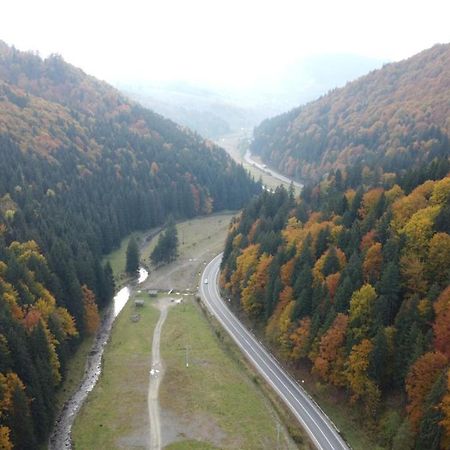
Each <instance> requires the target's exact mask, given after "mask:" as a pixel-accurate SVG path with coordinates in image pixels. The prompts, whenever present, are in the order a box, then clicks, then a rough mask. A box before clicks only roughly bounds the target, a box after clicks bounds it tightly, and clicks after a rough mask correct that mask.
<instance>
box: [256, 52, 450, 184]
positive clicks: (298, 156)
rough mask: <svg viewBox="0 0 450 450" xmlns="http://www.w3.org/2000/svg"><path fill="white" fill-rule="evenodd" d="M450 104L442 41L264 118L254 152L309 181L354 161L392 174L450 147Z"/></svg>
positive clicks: (449, 71) (448, 63)
mask: <svg viewBox="0 0 450 450" xmlns="http://www.w3.org/2000/svg"><path fill="white" fill-rule="evenodd" d="M449 111H450V45H449V44H440V45H436V46H434V47H432V48H431V49H428V50H425V51H423V52H421V53H419V54H417V55H415V56H413V57H411V58H409V59H406V60H404V61H401V62H397V63H391V64H387V65H385V66H384V67H383V68H382V69H380V70H375V71H372V72H371V73H369V74H368V75H366V76H363V77H361V78H359V79H358V80H356V81H353V82H351V83H348V84H347V85H346V86H345V87H343V88H340V89H335V90H333V91H331V92H330V93H328V94H327V95H324V96H322V97H321V98H319V99H318V100H315V101H313V102H311V103H308V104H307V105H304V106H300V107H298V108H296V109H293V110H291V111H289V112H287V113H285V114H282V115H280V116H276V117H274V118H271V119H267V120H265V121H264V122H262V123H261V124H260V125H259V126H258V127H257V128H256V129H255V132H254V141H253V144H252V152H254V153H257V154H259V155H260V156H262V157H263V159H264V160H265V161H266V162H268V163H271V164H273V165H274V166H276V167H277V168H278V169H279V170H281V171H282V172H284V173H286V174H288V175H290V176H294V177H296V178H300V179H304V180H314V179H318V178H320V177H321V176H322V175H324V174H325V173H327V172H329V171H330V170H332V169H337V168H340V169H344V168H345V167H347V166H351V165H355V164H359V165H360V166H361V169H363V168H364V167H366V171H373V170H374V168H375V167H376V168H380V169H381V170H382V171H383V172H384V173H389V172H391V171H392V170H393V168H394V167H396V168H400V169H406V168H408V167H411V166H418V165H420V164H422V163H424V162H426V161H429V160H431V159H433V158H434V157H436V156H440V155H442V154H448V153H449V151H450V150H449V144H448V136H449V133H450V115H449Z"/></svg>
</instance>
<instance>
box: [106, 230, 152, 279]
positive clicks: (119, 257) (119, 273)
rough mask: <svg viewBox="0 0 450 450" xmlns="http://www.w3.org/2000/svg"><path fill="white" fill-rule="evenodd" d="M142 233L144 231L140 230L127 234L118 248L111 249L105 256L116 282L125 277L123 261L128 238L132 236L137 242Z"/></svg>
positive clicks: (124, 260)
mask: <svg viewBox="0 0 450 450" xmlns="http://www.w3.org/2000/svg"><path fill="white" fill-rule="evenodd" d="M143 234H144V233H142V232H135V233H132V234H130V235H128V236H127V237H125V238H123V239H122V241H121V242H120V246H119V248H117V249H116V250H114V251H112V252H111V253H110V254H109V255H107V256H105V261H109V263H110V264H111V268H112V270H113V274H114V278H115V280H116V283H119V284H120V282H121V281H122V282H123V281H124V279H125V278H126V274H125V262H126V253H127V246H128V242H129V240H130V239H131V237H133V236H134V238H135V239H136V240H137V242H139V241H140V240H141V239H142V236H143Z"/></svg>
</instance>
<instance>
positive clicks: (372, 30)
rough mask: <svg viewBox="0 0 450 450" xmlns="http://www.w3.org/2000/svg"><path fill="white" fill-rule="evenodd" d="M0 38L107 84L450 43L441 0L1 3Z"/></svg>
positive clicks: (241, 74) (395, 55)
mask: <svg viewBox="0 0 450 450" xmlns="http://www.w3.org/2000/svg"><path fill="white" fill-rule="evenodd" d="M1 10H2V11H1V16H0V39H2V40H4V41H6V42H7V43H8V44H13V45H15V46H16V47H17V48H19V49H22V50H38V51H39V52H40V53H41V55H42V56H46V55H48V54H49V53H60V54H61V55H62V56H63V57H64V59H65V60H66V61H68V62H70V63H72V64H75V65H77V66H79V67H81V68H82V69H84V70H85V71H86V72H88V73H90V74H93V75H95V76H97V77H100V78H103V79H106V80H108V81H118V80H121V81H126V80H145V79H182V80H189V81H200V82H207V83H218V84H220V83H224V84H227V83H229V84H231V85H233V84H234V85H239V84H243V85H245V84H247V83H253V82H255V80H258V79H261V78H266V77H270V76H274V75H276V74H277V72H278V71H281V70H282V69H283V68H284V67H285V66H286V65H288V64H289V63H292V62H293V61H295V60H296V59H298V58H300V57H302V56H307V55H314V54H320V53H353V54H358V55H363V56H369V57H375V58H378V59H381V60H399V59H403V58H405V57H408V56H411V55H413V54H414V53H417V52H419V51H420V50H423V49H425V48H428V47H430V46H432V45H433V44H435V43H438V42H441V43H443V42H445V43H446V42H450V23H449V17H450V2H449V1H448V0H421V1H417V0H409V1H404V0H370V1H365V0H354V1H353V0H351V1H346V0H331V1H325V0H307V1H303V0H297V1H288V0H270V1H264V0H255V1H254V0H240V1H236V0H220V1H216V0H209V1H207V0H184V1H181V0H147V1H144V0H142V1H138V0H126V1H125V0H123V1H115V0H109V1H103V0H89V1H85V0H29V1H23V0H4V1H2V8H1Z"/></svg>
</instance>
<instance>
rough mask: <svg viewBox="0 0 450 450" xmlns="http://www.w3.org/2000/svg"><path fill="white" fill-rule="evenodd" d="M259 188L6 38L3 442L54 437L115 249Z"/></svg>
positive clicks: (104, 89) (176, 133) (213, 152)
mask: <svg viewBox="0 0 450 450" xmlns="http://www.w3.org/2000/svg"><path fill="white" fill-rule="evenodd" d="M259 191H260V186H259V185H258V184H257V183H255V182H254V181H253V180H251V179H250V178H249V176H248V175H247V173H246V172H245V171H244V169H243V168H242V166H239V165H237V164H236V163H234V162H233V161H232V160H231V159H230V158H229V157H228V156H227V155H226V153H225V152H224V151H223V150H222V149H220V148H219V147H217V146H215V145H214V144H212V143H211V142H208V141H205V140H203V139H202V138H200V137H199V136H198V135H196V134H194V133H192V132H190V131H189V130H187V129H183V128H182V127H179V126H178V125H176V124H174V123H173V122H171V121H169V120H166V119H164V118H163V117H161V116H159V115H157V114H155V113H153V112H151V111H149V110H146V109H144V108H143V107H141V106H139V105H138V104H136V103H133V102H131V101H129V100H128V99H127V98H125V97H124V96H122V95H121V94H120V93H119V92H118V91H117V90H115V89H114V88H112V87H111V86H109V85H107V84H106V83H103V82H100V81H98V80H96V79H94V78H93V77H89V76H87V75H86V74H84V73H83V72H82V71H81V70H79V69H77V68H75V67H73V66H71V65H69V64H67V63H65V62H64V61H63V59H62V58H61V57H59V56H55V55H53V56H50V57H49V58H47V59H45V60H42V59H41V58H40V57H39V56H38V55H35V54H33V53H23V52H19V51H17V50H15V49H14V48H10V47H8V46H6V45H5V44H4V43H2V42H0V240H1V242H0V447H2V448H5V449H6V448H10V447H11V446H12V445H14V447H15V448H27V449H29V448H37V447H38V445H39V444H40V443H42V442H44V441H45V439H46V437H47V434H48V432H49V430H50V428H51V426H52V422H53V418H54V413H55V411H54V408H55V401H54V393H55V389H57V387H58V386H59V384H60V382H61V379H62V378H63V377H64V375H65V367H66V362H67V358H68V357H69V356H70V355H71V353H72V352H73V350H74V348H75V347H76V345H77V343H78V341H79V340H80V339H81V338H82V337H83V336H85V335H86V334H92V333H95V331H96V329H97V327H98V326H99V312H98V309H99V308H101V307H103V306H105V305H106V304H107V303H108V301H109V300H110V299H111V298H112V295H113V292H114V280H113V276H112V270H111V267H110V266H109V265H106V266H105V265H103V264H102V258H103V256H104V255H105V254H106V253H108V252H110V251H111V250H112V249H113V248H115V247H116V246H118V244H119V242H120V240H121V239H122V238H123V237H125V236H126V235H128V234H129V233H131V232H132V231H135V230H143V229H149V228H152V227H156V226H160V225H161V224H163V223H164V222H165V221H166V219H167V217H168V216H169V214H172V215H173V216H174V217H175V218H177V219H178V218H189V217H193V216H195V215H200V214H208V213H210V212H212V211H217V210H221V209H225V208H226V209H231V210H233V209H238V208H241V207H242V206H243V205H244V204H245V202H246V201H248V200H249V199H250V198H251V197H252V196H253V195H254V194H256V193H258V192H259ZM134 268H135V263H133V268H130V270H134Z"/></svg>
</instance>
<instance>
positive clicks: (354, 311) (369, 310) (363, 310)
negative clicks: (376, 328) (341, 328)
mask: <svg viewBox="0 0 450 450" xmlns="http://www.w3.org/2000/svg"><path fill="white" fill-rule="evenodd" d="M376 298H377V294H376V292H375V289H374V288H373V287H372V286H371V285H370V284H365V285H364V286H362V287H361V289H359V290H357V291H355V292H354V293H353V295H352V299H351V300H350V315H349V319H350V335H351V338H352V340H353V342H359V341H360V340H361V339H363V338H366V337H369V336H370V335H371V334H372V333H373V330H372V328H373V324H374V314H373V313H374V308H375V300H376Z"/></svg>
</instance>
